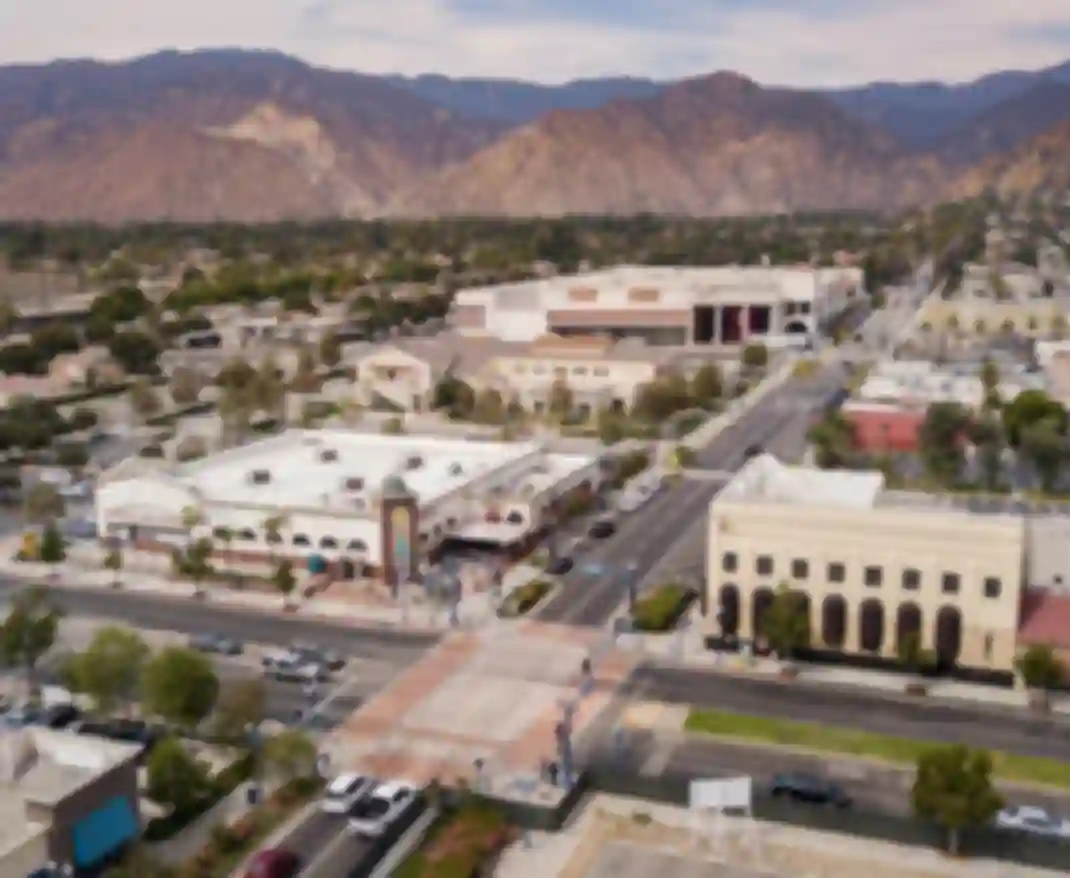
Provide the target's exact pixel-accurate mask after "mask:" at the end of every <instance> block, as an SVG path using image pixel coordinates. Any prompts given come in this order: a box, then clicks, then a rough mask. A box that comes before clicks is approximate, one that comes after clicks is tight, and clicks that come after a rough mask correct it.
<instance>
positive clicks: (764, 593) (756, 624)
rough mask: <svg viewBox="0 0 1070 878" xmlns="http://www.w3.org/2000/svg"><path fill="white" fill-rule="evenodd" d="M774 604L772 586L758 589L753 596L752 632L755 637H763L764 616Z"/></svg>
mask: <svg viewBox="0 0 1070 878" xmlns="http://www.w3.org/2000/svg"><path fill="white" fill-rule="evenodd" d="M772 605H773V590H772V589H770V588H759V589H756V590H755V592H754V595H753V596H752V597H751V623H750V624H751V633H752V635H753V636H754V638H755V639H758V638H759V637H762V636H763V634H762V618H763V617H764V616H765V614H766V613H767V612H768V611H769V608H770V607H771V606H772Z"/></svg>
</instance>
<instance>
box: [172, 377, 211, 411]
mask: <svg viewBox="0 0 1070 878" xmlns="http://www.w3.org/2000/svg"><path fill="white" fill-rule="evenodd" d="M203 389H204V385H203V383H202V382H201V377H200V376H199V375H198V374H197V373H196V372H194V371H193V370H192V369H181V368H180V369H175V371H174V374H173V375H172V376H171V385H170V393H171V399H172V400H173V401H174V403H175V405H178V406H189V405H193V404H194V403H195V402H197V401H198V400H199V399H200V398H201V391H202V390H203Z"/></svg>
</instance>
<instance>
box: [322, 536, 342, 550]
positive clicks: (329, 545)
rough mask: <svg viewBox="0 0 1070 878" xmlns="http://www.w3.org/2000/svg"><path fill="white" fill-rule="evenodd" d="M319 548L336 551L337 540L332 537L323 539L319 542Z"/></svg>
mask: <svg viewBox="0 0 1070 878" xmlns="http://www.w3.org/2000/svg"><path fill="white" fill-rule="evenodd" d="M320 548H321V549H337V548H338V540H336V539H335V538H334V537H324V538H323V539H322V540H320Z"/></svg>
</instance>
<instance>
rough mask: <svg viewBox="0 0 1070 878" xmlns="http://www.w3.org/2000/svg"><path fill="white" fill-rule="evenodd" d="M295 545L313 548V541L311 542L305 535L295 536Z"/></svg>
mask: <svg viewBox="0 0 1070 878" xmlns="http://www.w3.org/2000/svg"><path fill="white" fill-rule="evenodd" d="M293 544H294V545H295V546H311V545H312V540H310V539H309V538H308V537H307V536H306V535H305V534H294V538H293Z"/></svg>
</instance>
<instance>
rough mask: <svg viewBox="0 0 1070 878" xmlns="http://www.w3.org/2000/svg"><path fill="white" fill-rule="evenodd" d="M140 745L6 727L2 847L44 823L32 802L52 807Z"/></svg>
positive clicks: (1, 739) (0, 765) (1, 766)
mask: <svg viewBox="0 0 1070 878" xmlns="http://www.w3.org/2000/svg"><path fill="white" fill-rule="evenodd" d="M140 749H141V748H140V747H138V746H137V745H134V744H124V743H120V742H117V741H109V740H107V739H105V738H98V737H95V736H92V735H76V734H74V733H73V732H63V731H56V730H53V729H42V728H26V729H6V730H4V731H0V850H6V849H9V848H10V847H11V846H13V845H16V844H18V843H20V842H21V841H22V840H24V839H25V838H27V837H32V836H34V835H36V834H37V833H39V832H40V831H41V830H42V829H43V828H44V827H43V826H41V824H39V823H37V822H36V821H33V820H30V819H29V818H28V817H27V812H26V808H27V805H38V806H42V807H44V808H52V807H54V806H56V805H57V804H59V803H60V802H62V801H63V800H64V799H66V798H68V797H69V796H71V795H72V794H73V793H75V792H77V791H78V790H79V789H81V788H82V787H84V786H85V785H86V784H89V783H92V782H93V781H94V780H96V778H98V777H100V776H101V775H102V774H104V773H105V772H107V771H110V770H111V769H112V768H115V767H116V766H118V765H121V764H122V763H124V762H127V761H128V760H130V759H133V758H135V757H136V756H137V754H138V753H139V752H140Z"/></svg>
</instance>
